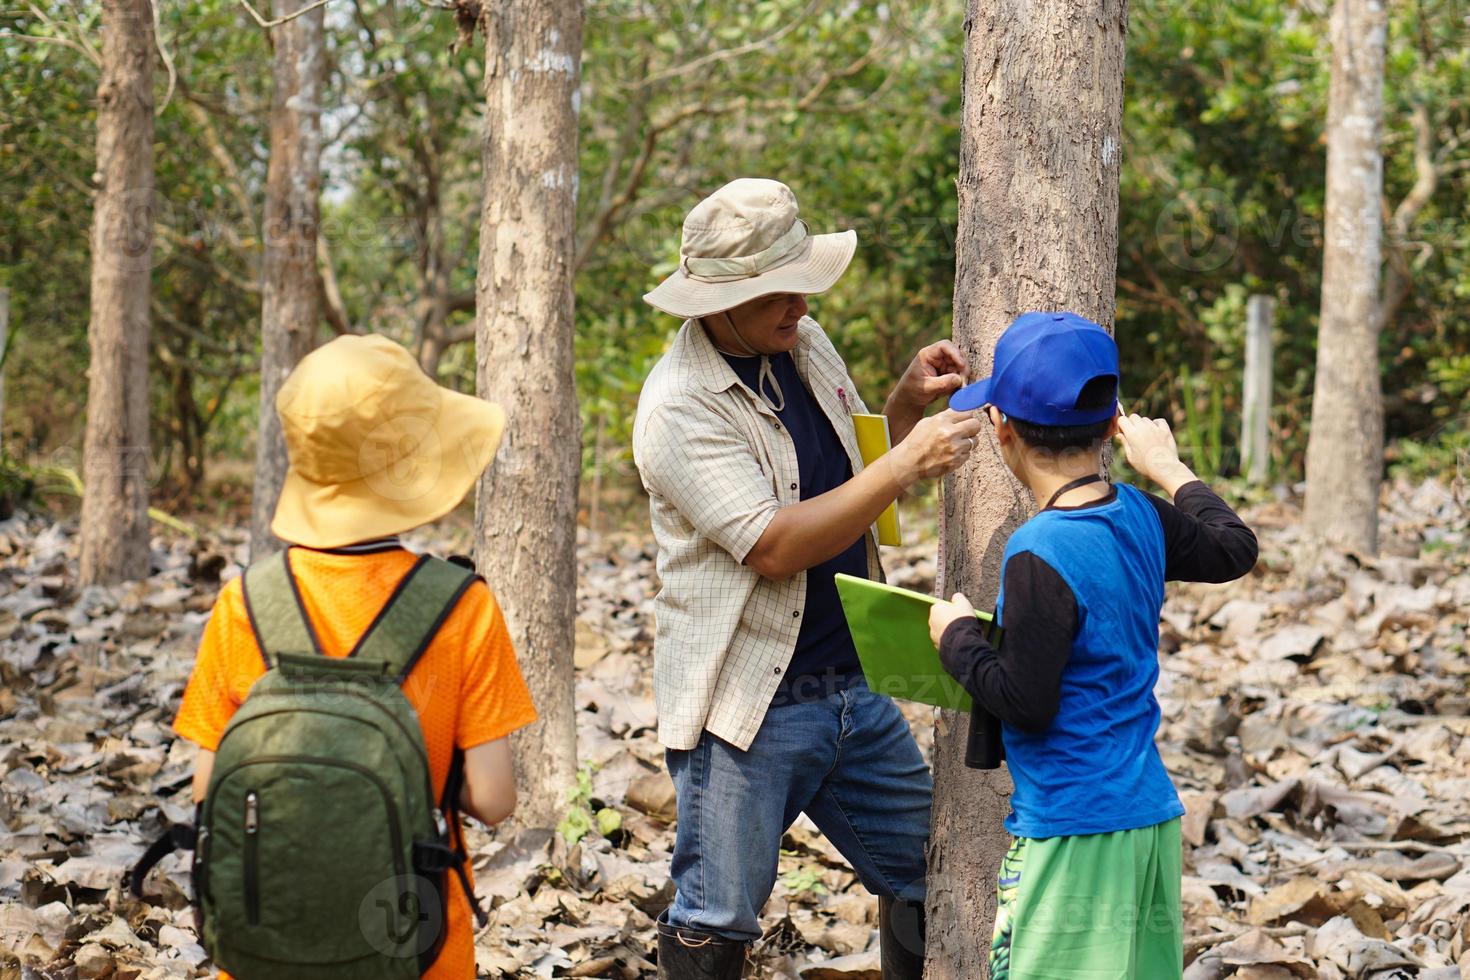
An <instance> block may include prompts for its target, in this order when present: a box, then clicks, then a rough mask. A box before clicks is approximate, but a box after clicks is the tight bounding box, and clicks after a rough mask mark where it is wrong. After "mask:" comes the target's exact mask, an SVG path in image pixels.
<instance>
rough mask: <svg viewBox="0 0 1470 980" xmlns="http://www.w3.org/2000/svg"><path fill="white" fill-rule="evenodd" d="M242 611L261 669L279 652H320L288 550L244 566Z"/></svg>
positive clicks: (271, 665)
mask: <svg viewBox="0 0 1470 980" xmlns="http://www.w3.org/2000/svg"><path fill="white" fill-rule="evenodd" d="M242 586H243V591H244V593H245V612H246V614H247V615H248V616H249V617H250V628H251V629H252V630H254V631H255V643H256V646H258V647H260V656H261V658H262V659H263V660H264V661H265V669H266V670H270V669H271V668H272V667H274V666H275V663H274V658H275V656H276V655H277V654H281V653H299V654H317V655H320V654H321V652H322V648H321V644H320V643H319V642H317V638H316V631H315V630H314V629H312V627H311V621H310V620H309V619H307V617H306V610H305V609H303V608H302V605H301V593H300V592H299V591H298V590H297V587H296V579H295V577H294V576H293V575H292V574H291V552H290V549H289V548H283V549H282V550H280V551H278V552H276V553H275V554H273V555H269V556H267V557H265V558H262V559H261V560H260V561H258V562H256V563H255V564H253V565H251V566H250V567H249V568H248V569H246V570H245V580H244V582H243V583H242Z"/></svg>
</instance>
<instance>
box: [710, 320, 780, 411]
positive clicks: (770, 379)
mask: <svg viewBox="0 0 1470 980" xmlns="http://www.w3.org/2000/svg"><path fill="white" fill-rule="evenodd" d="M720 315H721V316H723V317H724V318H725V322H726V323H728V324H729V325H730V332H731V333H732V334H734V335H735V342H736V343H737V344H739V345H740V347H741V348H742V349H743V350H744V351H745V353H746V354H747V355H749V356H751V357H759V358H760V359H761V373H760V377H759V378H757V379H756V383H755V390H756V394H758V395H760V396H761V398H762V399H763V400H764V401H765V403H766V404H767V405H769V406H771V408H773V409H775V410H776V411H777V412H784V411H785V410H786V393H785V392H783V391H782V390H781V382H780V381H777V380H776V372H775V370H774V369H772V367H771V358H770V355H768V354H762V353H761V352H760V351H758V350H756V349H755V348H754V347H752V346H750V344H748V343H746V340H745V338H744V337H743V336H741V334H740V329H739V328H738V327H736V326H735V318H734V317H732V316H731V315H730V311H729V310H721V311H720ZM768 383H769V384H770V386H771V390H772V392H774V397H772V396H770V395H767V394H766V385H767V384H768Z"/></svg>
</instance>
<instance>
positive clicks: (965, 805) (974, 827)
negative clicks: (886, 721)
mask: <svg viewBox="0 0 1470 980" xmlns="http://www.w3.org/2000/svg"><path fill="white" fill-rule="evenodd" d="M1127 22H1128V10H1127V4H1126V2H1125V0H1086V2H1079V0H971V2H970V7H969V13H968V15H967V17H966V20H965V33H966V42H965V75H964V79H965V80H964V109H963V122H962V136H961V144H960V172H959V227H958V229H957V238H956V243H955V248H956V253H955V260H956V269H955V272H956V275H955V292H954V333H955V341H956V343H957V344H958V345H959V346H960V348H961V349H962V350H964V351H965V354H966V357H968V358H969V360H970V363H971V364H972V365H973V366H974V367H975V368H976V369H977V370H978V371H979V372H980V374H981V375H982V376H983V375H985V374H988V373H989V368H990V364H991V360H992V358H993V356H994V350H995V341H996V339H997V338H998V337H999V336H1000V334H1001V332H1002V331H1003V330H1004V329H1005V327H1006V325H1007V324H1008V323H1009V322H1010V321H1011V320H1012V319H1013V318H1014V317H1015V316H1016V315H1017V314H1019V313H1023V312H1025V311H1027V310H1072V311H1074V312H1076V313H1080V314H1082V315H1083V316H1086V317H1089V318H1091V319H1093V320H1096V321H1097V322H1098V323H1101V324H1102V325H1103V326H1105V327H1107V328H1108V329H1109V330H1111V329H1112V323H1113V307H1114V292H1113V291H1114V279H1115V274H1116V270H1117V249H1118V172H1119V150H1120V141H1121V130H1122V117H1123V52H1124V37H1125V35H1126V32H1127ZM1032 510H1033V503H1032V501H1031V499H1030V495H1029V493H1028V492H1027V490H1026V489H1025V488H1024V487H1023V486H1022V485H1021V484H1020V483H1019V482H1017V481H1016V480H1015V479H1014V478H1013V477H1012V476H1011V475H1010V473H1009V471H1008V470H1007V469H1006V467H1005V464H1004V463H1003V462H1002V461H1001V459H1000V455H999V452H998V450H997V447H996V445H995V442H994V439H993V437H987V441H986V444H985V445H984V446H982V447H981V448H980V449H979V451H978V452H976V453H975V455H974V457H973V461H972V462H971V463H969V464H967V465H966V466H965V467H964V468H963V469H961V470H960V471H959V472H958V473H956V474H954V475H953V476H952V477H951V478H949V479H948V480H946V483H945V495H944V524H945V528H946V531H947V533H946V534H945V536H944V539H943V542H942V547H943V550H944V554H943V559H942V562H941V567H942V569H943V579H942V581H941V583H940V591H941V592H942V593H944V594H949V593H953V592H955V591H962V592H965V593H966V595H968V596H970V597H971V599H973V600H974V601H975V604H976V605H977V606H979V607H992V608H993V607H994V604H995V598H996V591H997V588H998V586H999V583H1000V571H1001V555H1002V553H1003V551H1004V549H1005V543H1006V539H1007V538H1008V537H1009V535H1010V532H1011V531H1013V530H1014V529H1015V528H1016V527H1017V526H1018V525H1019V524H1021V523H1022V522H1023V521H1024V520H1026V518H1028V517H1030V516H1031V513H1032ZM968 726H969V719H968V718H967V717H966V716H964V715H959V714H956V713H953V712H944V713H943V714H942V716H941V719H940V730H939V732H938V734H937V737H936V739H935V747H934V778H935V795H934V815H933V827H934V831H933V840H932V843H931V846H930V855H929V908H928V916H929V918H928V923H929V924H928V963H927V969H926V972H925V976H926V977H929V978H931V980H936V978H939V980H975V978H977V977H984V976H987V975H988V965H987V962H986V960H987V951H988V950H989V948H990V933H991V924H992V922H993V920H994V915H995V873H996V870H997V869H998V867H999V865H1000V859H1001V858H1002V857H1003V856H1004V854H1005V850H1006V847H1007V846H1008V845H1009V838H1008V837H1007V835H1006V833H1005V831H1004V829H1003V828H1002V824H1001V822H1002V820H1003V819H1004V817H1005V815H1006V813H1007V812H1008V811H1009V803H1008V797H1009V794H1010V790H1011V783H1010V777H1009V775H1008V773H1007V772H1006V771H1005V770H1004V769H1001V770H999V771H996V772H994V773H981V772H975V771H971V770H967V769H966V768H965V766H964V754H965V735H966V732H967V731H968Z"/></svg>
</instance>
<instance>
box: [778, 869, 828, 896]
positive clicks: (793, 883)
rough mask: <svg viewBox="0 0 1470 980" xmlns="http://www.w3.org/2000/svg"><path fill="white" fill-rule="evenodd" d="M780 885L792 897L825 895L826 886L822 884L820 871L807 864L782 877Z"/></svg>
mask: <svg viewBox="0 0 1470 980" xmlns="http://www.w3.org/2000/svg"><path fill="white" fill-rule="evenodd" d="M781 884H782V886H784V887H785V889H786V890H787V891H789V892H791V893H792V894H794V895H825V894H827V886H826V885H824V884H822V869H821V868H819V867H815V866H813V865H809V864H808V865H803V866H801V867H800V868H797V869H796V870H795V871H788V872H787V873H786V874H784V875H782V876H781Z"/></svg>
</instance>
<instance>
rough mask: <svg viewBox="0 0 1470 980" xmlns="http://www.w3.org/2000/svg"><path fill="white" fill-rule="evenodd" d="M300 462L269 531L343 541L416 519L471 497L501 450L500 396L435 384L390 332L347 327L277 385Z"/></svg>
mask: <svg viewBox="0 0 1470 980" xmlns="http://www.w3.org/2000/svg"><path fill="white" fill-rule="evenodd" d="M276 414H277V415H279V416H280V419H281V429H282V432H283V434H284V436H285V440H286V455H287V457H288V459H289V460H290V466H289V468H288V469H287V470H286V479H285V482H284V483H283V485H282V486H281V496H280V499H279V500H278V501H277V503H276V512H275V517H274V518H273V519H272V520H271V531H272V532H273V533H274V534H275V535H276V536H277V537H278V538H281V539H282V540H284V541H289V542H291V543H293V544H302V545H306V546H307V547H308V548H337V547H341V546H342V545H346V544H352V543H353V542H355V541H364V540H367V539H369V538H377V537H383V536H385V535H389V534H398V533H400V532H403V531H408V530H411V529H412V528H415V527H418V526H419V525H421V524H427V523H429V522H430V521H434V520H437V519H439V518H440V517H443V516H444V515H445V514H447V513H449V512H450V511H451V510H453V509H454V508H455V507H456V506H457V505H458V504H459V502H460V501H461V500H463V499H464V496H465V494H466V493H468V492H469V489H470V487H472V486H474V485H475V480H477V479H479V476H480V474H481V473H482V472H483V471H484V470H485V467H487V466H489V465H490V461H491V460H492V459H493V458H494V457H495V450H496V448H497V447H498V446H499V445H500V436H501V434H502V433H503V432H504V430H505V413H504V412H503V411H502V410H501V408H500V406H499V405H495V404H493V403H491V402H487V401H484V400H483V399H480V398H475V397H473V396H472V395H462V394H460V393H459V392H457V391H451V390H450V389H448V388H441V387H440V386H439V385H437V384H435V383H434V382H433V381H432V380H431V379H430V378H429V376H428V375H426V374H425V373H424V372H423V369H422V368H420V367H419V364H418V361H416V360H414V357H413V355H412V354H410V353H409V352H408V351H406V350H404V349H403V348H402V347H400V346H399V345H398V344H395V343H394V342H393V341H391V340H389V339H388V338H386V337H380V336H376V335H371V334H370V335H366V336H358V335H352V334H349V335H346V336H342V337H338V338H336V339H335V340H332V341H331V342H329V343H326V344H323V345H322V346H321V347H318V348H317V349H316V350H314V351H312V352H311V353H310V354H308V355H306V356H305V357H304V358H302V359H301V363H299V364H297V365H296V369H295V370H294V371H292V372H291V376H290V377H289V378H287V379H286V383H285V384H284V385H282V386H281V390H280V391H279V392H278V393H277V394H276Z"/></svg>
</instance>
